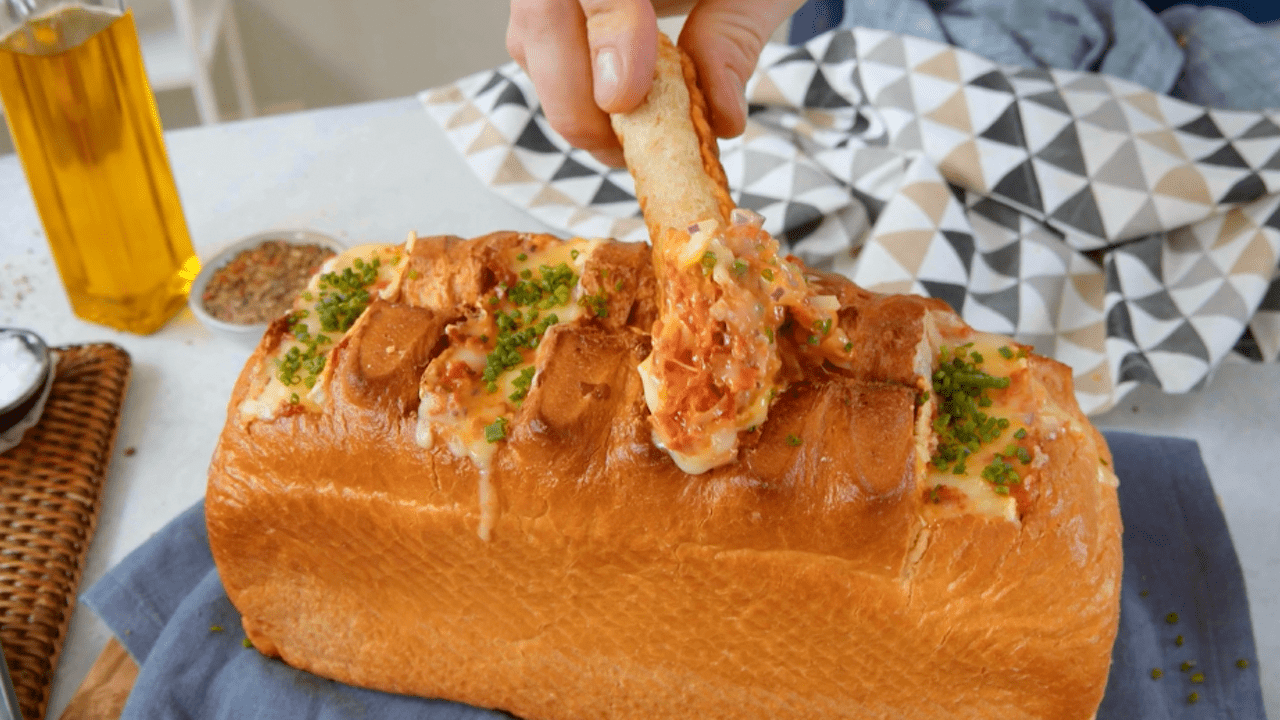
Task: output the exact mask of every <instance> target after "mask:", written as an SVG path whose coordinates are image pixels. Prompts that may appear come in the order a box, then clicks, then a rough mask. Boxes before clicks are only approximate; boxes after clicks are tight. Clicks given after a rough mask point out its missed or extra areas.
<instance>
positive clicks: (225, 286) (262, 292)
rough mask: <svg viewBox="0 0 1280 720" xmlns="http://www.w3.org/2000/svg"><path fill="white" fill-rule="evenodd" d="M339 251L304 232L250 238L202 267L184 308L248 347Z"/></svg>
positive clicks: (337, 245)
mask: <svg viewBox="0 0 1280 720" xmlns="http://www.w3.org/2000/svg"><path fill="white" fill-rule="evenodd" d="M344 250H346V246H345V245H343V244H342V243H341V242H339V241H338V240H336V239H334V238H332V237H329V236H328V235H322V234H320V233H317V232H312V231H309V230H281V231H273V232H264V233H258V234H256V235H251V236H249V237H247V238H244V239H242V240H239V241H237V242H235V243H233V244H231V245H230V246H228V247H226V248H225V249H223V250H222V251H221V252H219V253H217V254H216V255H215V256H214V257H213V258H211V259H210V260H209V261H208V262H207V263H206V264H205V266H204V268H203V269H202V270H201V271H200V274H199V275H198V276H196V279H195V282H194V283H192V285H191V293H190V296H189V298H188V304H189V305H190V307H191V311H192V312H193V313H195V315H196V317H197V318H199V319H200V322H201V323H202V324H204V326H205V327H207V328H209V329H210V330H212V331H214V332H215V333H217V334H220V335H223V336H225V337H229V338H231V339H234V340H236V341H238V342H240V343H241V344H243V345H245V346H247V347H254V346H256V345H257V344H258V341H259V340H260V339H261V338H262V333H263V332H265V331H266V328H267V325H268V324H270V322H271V321H272V320H274V319H275V318H277V317H280V316H281V315H283V314H284V313H285V312H287V311H288V310H289V308H290V307H291V306H292V305H293V301H294V298H296V297H297V296H298V293H300V292H302V290H303V289H304V288H305V287H306V284H307V280H308V279H309V278H310V277H311V275H312V274H313V273H315V271H316V270H318V269H319V268H320V266H321V264H323V263H324V261H325V260H327V259H329V258H330V257H333V256H334V255H336V254H338V253H341V252H343V251H344Z"/></svg>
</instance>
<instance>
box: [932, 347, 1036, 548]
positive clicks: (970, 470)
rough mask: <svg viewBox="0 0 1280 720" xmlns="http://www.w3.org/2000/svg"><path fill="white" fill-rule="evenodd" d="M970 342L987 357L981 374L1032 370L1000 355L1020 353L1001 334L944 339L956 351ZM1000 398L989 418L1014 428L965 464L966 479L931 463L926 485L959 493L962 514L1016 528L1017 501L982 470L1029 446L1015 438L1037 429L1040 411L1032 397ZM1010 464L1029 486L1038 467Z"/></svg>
mask: <svg viewBox="0 0 1280 720" xmlns="http://www.w3.org/2000/svg"><path fill="white" fill-rule="evenodd" d="M965 343H973V347H972V348H970V349H969V351H970V352H974V351H976V352H977V353H979V354H980V355H982V359H983V362H982V365H981V369H982V370H983V371H984V372H986V373H987V374H989V375H992V376H994V377H1014V376H1015V375H1017V374H1019V373H1025V372H1026V371H1027V369H1028V363H1027V359H1026V358H1025V357H1017V355H1016V353H1015V355H1014V357H1012V358H1005V357H1004V356H1003V355H1001V354H1000V348H1002V347H1008V348H1010V349H1011V350H1014V351H1016V350H1017V348H1018V346H1017V345H1015V344H1013V343H1011V342H1010V341H1009V339H1008V338H1006V337H1003V336H1000V335H993V334H990V333H978V332H973V333H968V334H965V335H964V336H963V337H949V338H945V339H941V340H939V344H940V345H944V346H947V347H956V346H957V345H963V344H965ZM938 349H939V348H936V347H935V348H934V356H933V357H934V365H933V369H934V370H936V369H937V360H938ZM997 395H998V399H997V400H996V401H995V402H993V403H992V405H991V407H987V408H983V412H985V413H986V414H987V415H988V416H989V417H994V418H1005V419H1007V420H1008V421H1009V427H1007V428H1006V429H1005V430H1004V431H1003V432H1001V433H1000V435H999V436H998V437H996V438H995V439H994V440H992V441H990V442H986V443H983V444H982V446H981V447H980V448H979V449H978V451H977V452H975V453H973V454H972V455H970V456H969V457H968V458H967V459H966V460H965V462H964V468H965V472H964V473H963V474H961V475H956V474H955V473H954V472H952V471H950V470H948V471H946V472H942V471H939V470H938V469H937V468H936V467H934V465H933V464H932V463H928V464H927V465H926V466H925V468H926V469H925V477H924V486H925V487H927V488H935V487H939V486H941V487H943V488H948V489H950V490H952V491H954V492H955V493H957V494H959V495H960V496H961V498H962V500H961V501H960V502H959V503H956V504H955V505H954V508H955V509H957V510H960V511H962V512H965V513H970V514H976V515H985V516H987V517H992V518H998V519H1001V520H1007V521H1009V522H1015V523H1016V522H1018V503H1017V500H1016V499H1015V498H1013V497H1011V496H1009V495H1001V494H999V493H997V492H996V491H995V486H994V485H993V484H992V483H990V482H988V481H987V480H986V479H984V478H983V477H982V470H983V468H985V467H987V465H989V464H990V463H991V462H992V461H993V460H995V456H996V453H997V452H1000V451H1002V450H1004V449H1005V448H1006V447H1007V446H1009V445H1010V444H1021V445H1024V446H1028V441H1027V440H1022V441H1019V440H1018V439H1017V438H1016V437H1014V433H1016V432H1017V431H1018V429H1019V428H1024V427H1030V428H1034V427H1036V424H1037V408H1035V407H1034V406H1032V405H1030V404H1029V400H1030V399H1031V398H1030V397H1029V396H1028V395H1027V394H1025V393H1023V394H1014V393H998V394H997ZM929 404H930V408H931V407H932V406H933V401H932V400H930V403H929ZM929 432H932V430H929ZM1028 437H1030V436H1028ZM1028 453H1030V454H1032V455H1037V454H1038V453H1039V449H1038V448H1035V447H1030V448H1029V449H1028ZM1033 461H1034V458H1033ZM1010 462H1011V463H1012V464H1013V466H1014V469H1015V470H1017V471H1018V474H1019V475H1020V476H1021V477H1022V482H1024V483H1026V482H1028V481H1029V480H1030V477H1031V471H1032V470H1033V469H1034V468H1033V465H1023V464H1022V463H1021V462H1020V461H1018V460H1016V459H1012V460H1010ZM1033 464H1034V462H1033Z"/></svg>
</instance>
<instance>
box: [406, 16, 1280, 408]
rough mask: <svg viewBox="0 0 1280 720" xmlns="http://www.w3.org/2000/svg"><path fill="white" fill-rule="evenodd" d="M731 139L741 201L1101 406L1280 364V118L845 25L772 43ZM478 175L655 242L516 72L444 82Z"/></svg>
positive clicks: (574, 222) (733, 177)
mask: <svg viewBox="0 0 1280 720" xmlns="http://www.w3.org/2000/svg"><path fill="white" fill-rule="evenodd" d="M747 92H748V101H749V109H750V118H749V121H748V126H747V131H746V133H744V135H743V136H742V137H740V138H735V139H733V140H729V141H724V142H722V143H721V159H722V162H723V164H724V167H725V170H726V174H727V176H728V178H729V183H730V186H731V189H732V191H733V195H734V199H735V201H736V202H737V203H738V204H739V205H741V206H743V207H749V208H751V209H753V210H756V211H757V212H760V213H761V214H763V215H764V216H765V218H766V225H765V227H766V229H767V230H768V231H769V232H770V233H772V234H774V235H775V236H778V237H779V238H782V239H783V240H785V241H786V242H787V243H788V244H789V245H790V248H791V251H792V252H794V253H796V254H797V255H799V256H800V257H802V258H804V259H805V260H806V261H807V262H809V263H810V264H812V265H814V266H817V267H823V268H828V269H834V270H837V271H839V272H842V273H845V274H846V275H848V276H850V277H851V278H853V279H854V280H855V282H858V283H859V284H861V285H863V286H865V287H868V288H870V289H873V290H878V291H884V292H915V293H920V294H925V295H931V296H934V297H938V298H941V299H943V300H945V301H946V302H948V303H949V304H950V305H951V306H952V307H954V308H955V309H956V310H957V311H958V312H960V313H961V315H962V316H963V317H964V318H965V320H966V321H967V322H969V323H970V324H971V325H973V326H974V327H976V328H979V329H981V330H988V331H993V332H1000V333H1007V334H1012V335H1014V336H1016V337H1017V338H1018V339H1019V340H1021V341H1023V342H1028V343H1031V344H1034V345H1035V346H1036V349H1037V351H1038V352H1040V353H1042V354H1045V355H1049V356H1052V357H1054V358H1056V359H1058V360H1061V361H1062V362H1064V363H1067V364H1068V365H1070V366H1071V367H1072V368H1073V369H1074V373H1075V380H1076V392H1077V396H1078V398H1079V399H1080V402H1081V405H1082V407H1084V408H1085V410H1086V411H1090V412H1094V411H1102V410H1105V409H1106V408H1108V407H1110V406H1111V405H1113V404H1114V403H1115V402H1116V401H1117V400H1119V398H1120V397H1121V396H1122V395H1123V394H1124V393H1125V392H1127V391H1128V389H1130V388H1131V387H1133V386H1134V385H1135V384H1136V383H1151V384H1156V385H1158V386H1160V387H1161V388H1164V389H1165V390H1167V391H1170V392H1183V391H1187V390H1190V389H1193V388H1195V387H1197V386H1198V385H1199V384H1201V383H1202V382H1203V381H1204V380H1205V378H1206V377H1208V375H1209V373H1210V372H1212V370H1213V368H1214V367H1216V366H1217V365H1218V364H1219V363H1221V362H1223V361H1224V360H1226V359H1228V358H1233V359H1249V360H1259V361H1272V362H1273V361H1276V360H1277V356H1278V355H1280V269H1278V260H1280V113H1277V112H1238V111H1222V110H1215V109H1208V108H1204V107H1199V106H1195V105H1191V104H1188V103H1186V102H1182V101H1179V100H1175V99H1173V98H1169V97H1166V96H1161V95H1156V94H1154V93H1152V92H1150V91H1148V90H1146V89H1145V88H1142V87H1141V86H1138V85H1135V84H1133V83H1130V82H1127V81H1124V80H1119V79H1116V78H1111V77H1107V76H1103V75H1097V74H1090V73H1078V72H1063V71H1052V70H1043V69H1024V68H1010V67H1001V66H998V65H996V64H994V63H992V62H990V61H988V60H986V59H984V58H981V57H979V56H977V55H974V54H972V53H969V52H966V51H963V50H959V49H956V48H954V47H950V46H947V45H942V44H938V43H935V42H931V41H927V40H923V39H919V38H914V37H909V36H903V35H897V34H893V33H888V32H883V31H875V30H861V29H860V30H853V31H848V30H841V31H833V32H829V33H826V34H824V35H820V36H818V37H816V38H814V39H813V40H811V41H810V42H808V43H806V44H805V45H803V46H800V47H787V46H780V45H770V46H769V47H767V48H766V49H765V52H764V54H763V55H762V57H761V62H760V65H759V67H758V69H757V72H756V74H755V75H754V76H753V77H752V79H751V81H750V83H749V84H748V87H747ZM422 100H423V103H424V105H425V106H426V108H427V110H428V113H429V114H430V115H431V117H433V118H434V119H435V120H436V121H437V122H438V123H439V124H440V125H441V127H442V128H443V129H444V130H445V131H446V133H447V134H448V136H449V138H450V139H451V141H452V142H453V144H454V145H455V146H456V147H457V148H458V150H459V152H461V153H462V154H463V155H464V156H465V157H466V159H467V161H468V163H469V164H470V165H471V167H472V168H473V169H474V170H475V172H476V173H477V175H478V176H479V177H480V178H481V179H482V180H484V181H485V182H486V183H488V184H489V185H490V186H491V187H493V188H494V190H495V191H496V192H498V193H500V194H502V195H503V196H504V197H506V198H508V199H509V200H510V201H512V202H513V203H515V204H517V205H518V206H520V207H524V208H527V209H528V210H529V212H531V213H533V214H534V215H535V216H537V217H538V218H539V219H541V220H543V221H544V222H546V223H548V224H550V225H552V226H555V227H560V228H563V229H564V230H565V231H566V232H567V233H571V234H574V235H585V236H607V237H617V238H620V239H628V240H637V239H642V238H644V236H645V231H644V226H643V223H642V222H641V220H640V218H639V208H638V205H637V203H636V201H635V197H634V192H633V190H634V188H633V186H632V184H631V179H630V177H629V176H628V175H627V174H626V173H625V172H623V171H619V170H616V169H611V168H607V167H604V166H602V165H600V164H599V163H597V162H596V161H595V160H594V159H593V158H592V157H591V156H590V155H589V154H587V153H584V152H582V151H579V150H576V149H573V148H570V147H569V146H568V145H567V143H565V142H564V140H563V139H562V138H560V137H559V136H558V135H556V133H555V132H554V131H552V130H551V129H550V127H549V126H548V125H547V123H546V121H545V118H544V117H543V116H542V113H541V110H540V107H539V106H538V103H537V99H536V96H535V94H534V92H533V87H532V83H531V82H530V81H529V79H528V77H527V76H525V75H524V74H523V72H522V71H520V69H519V68H518V67H516V66H515V65H514V64H510V65H505V66H503V67H500V68H497V69H496V70H493V71H488V72H484V73H479V74H477V75H474V76H471V77H468V78H464V79H463V80H461V81H459V82H458V83H456V84H454V85H450V86H446V87H443V88H437V89H435V90H430V91H426V92H424V93H423V94H422Z"/></svg>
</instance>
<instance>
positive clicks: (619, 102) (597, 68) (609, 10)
mask: <svg viewBox="0 0 1280 720" xmlns="http://www.w3.org/2000/svg"><path fill="white" fill-rule="evenodd" d="M580 2H581V4H582V11H583V14H584V15H585V16H586V20H587V44H588V46H589V47H590V51H591V76H592V93H593V94H594V96H595V101H596V105H597V106H599V107H600V109H601V110H603V111H605V112H607V113H617V112H628V111H630V110H634V109H635V107H636V106H637V105H639V104H640V102H641V101H642V100H644V96H645V95H647V94H648V93H649V88H650V87H651V86H652V85H653V72H654V67H655V63H656V56H657V47H658V21H657V17H656V16H655V15H654V11H653V5H652V3H651V2H650V0H580Z"/></svg>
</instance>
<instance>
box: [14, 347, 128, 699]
mask: <svg viewBox="0 0 1280 720" xmlns="http://www.w3.org/2000/svg"><path fill="white" fill-rule="evenodd" d="M54 350H55V351H56V353H57V355H58V360H57V369H56V375H55V379H54V383H53V390H52V392H51V393H50V395H49V399H48V402H47V403H46V405H45V409H44V414H43V415H41V417H40V421H39V423H37V424H36V426H35V427H33V428H31V429H30V430H28V431H27V433H26V434H25V435H24V436H23V439H22V442H21V443H19V444H18V445H17V446H16V447H14V448H12V449H11V450H9V451H7V452H5V453H2V454H0V528H3V531H4V532H3V533H0V643H3V646H4V653H5V658H6V660H8V663H9V672H10V674H11V675H12V676H13V683H14V686H15V689H16V691H17V694H18V700H19V704H20V705H21V706H22V712H23V715H24V717H25V718H26V719H27V720H33V719H35V718H43V717H44V713H45V710H46V709H47V706H48V703H49V694H50V689H51V686H52V684H53V674H54V671H55V670H56V668H57V664H58V658H59V656H60V655H61V652H62V645H63V642H64V640H65V639H66V634H67V626H68V624H69V623H70V620H71V613H72V610H73V609H74V608H75V602H76V594H77V592H78V586H79V583H80V577H81V575H82V573H83V570H84V564H85V559H86V556H87V554H88V550H89V544H90V542H91V541H92V539H93V533H94V530H95V529H96V527H97V519H98V510H99V508H100V507H101V504H102V492H103V489H104V485H105V481H106V476H107V469H108V465H109V464H110V461H111V456H112V451H113V448H114V445H115V439H116V431H117V429H118V428H119V424H120V411H121V407H122V406H123V404H124V398H125V394H126V392H127V390H128V385H129V379H130V374H131V370H132V362H131V360H130V358H129V354H128V353H127V352H125V350H124V349H123V348H120V347H118V346H116V345H113V344H109V343H101V344H92V345H70V346H64V347H58V348H54Z"/></svg>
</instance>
